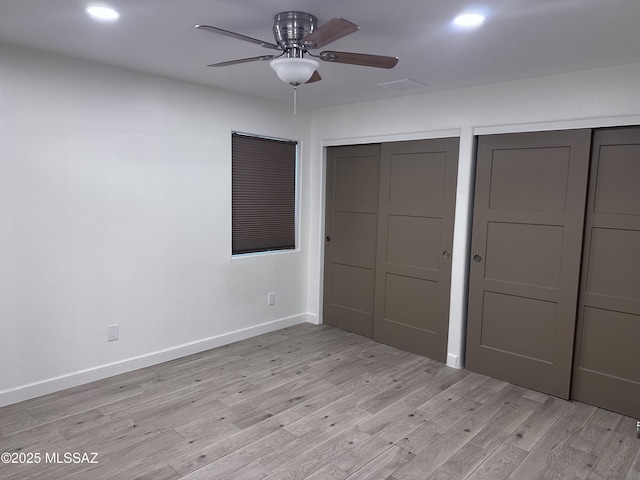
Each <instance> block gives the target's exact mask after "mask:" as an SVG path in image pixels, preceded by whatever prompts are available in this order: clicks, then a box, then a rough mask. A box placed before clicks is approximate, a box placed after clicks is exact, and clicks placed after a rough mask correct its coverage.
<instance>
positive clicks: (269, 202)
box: [231, 133, 297, 254]
mask: <svg viewBox="0 0 640 480" xmlns="http://www.w3.org/2000/svg"><path fill="white" fill-rule="evenodd" d="M231 150H232V153H231V163H232V165H231V177H232V181H231V184H232V188H231V190H232V193H231V197H232V198H231V209H232V215H231V216H232V220H231V221H232V252H233V254H241V253H252V252H265V251H270V250H286V249H294V248H295V246H296V239H295V213H296V212H295V208H296V150H297V143H296V142H293V141H289V140H275V139H270V138H262V137H253V136H248V135H242V134H239V133H233V134H232V142H231Z"/></svg>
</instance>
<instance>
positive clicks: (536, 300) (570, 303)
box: [466, 130, 591, 398]
mask: <svg viewBox="0 0 640 480" xmlns="http://www.w3.org/2000/svg"><path fill="white" fill-rule="evenodd" d="M590 139H591V131H590V130H573V131H562V132H536V133H521V134H508V135H490V136H483V137H480V138H479V140H478V149H477V152H478V154H477V167H476V191H475V201H474V213H473V230H472V247H471V255H472V258H471V259H470V262H471V264H470V273H469V305H468V312H469V313H468V325H467V350H466V367H467V368H468V369H470V370H474V371H476V372H480V373H483V374H485V375H489V376H491V377H494V378H499V379H502V380H507V381H509V382H512V383H515V384H519V385H523V386H526V387H529V388H532V389H535V390H539V391H542V392H546V393H550V394H553V395H556V396H559V397H563V398H568V397H569V387H570V381H571V360H572V355H573V342H574V329H575V318H576V299H577V294H578V284H579V276H580V251H581V245H582V233H583V223H584V208H585V202H586V190H587V174H588V166H589V149H590Z"/></svg>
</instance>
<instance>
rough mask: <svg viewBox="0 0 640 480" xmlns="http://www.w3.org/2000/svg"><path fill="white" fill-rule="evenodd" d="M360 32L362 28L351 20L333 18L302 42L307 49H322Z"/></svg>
mask: <svg viewBox="0 0 640 480" xmlns="http://www.w3.org/2000/svg"><path fill="white" fill-rule="evenodd" d="M358 30H360V27H358V26H357V25H356V24H354V23H351V22H350V21H349V20H345V19H344V18H333V19H331V20H329V21H328V22H327V23H325V24H324V25H321V26H319V27H318V28H316V29H315V30H314V31H313V32H311V33H310V34H309V35H307V36H305V37H303V38H302V39H301V42H302V44H303V45H305V46H306V47H307V48H321V47H324V46H325V45H328V44H329V43H331V42H335V41H336V40H338V39H339V38H342V37H345V36H347V35H349V34H350V33H353V32H357V31H358Z"/></svg>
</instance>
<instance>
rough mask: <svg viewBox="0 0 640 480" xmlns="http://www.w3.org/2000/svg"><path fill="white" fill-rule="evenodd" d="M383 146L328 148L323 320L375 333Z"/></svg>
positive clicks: (355, 329)
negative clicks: (377, 235) (374, 307)
mask: <svg viewBox="0 0 640 480" xmlns="http://www.w3.org/2000/svg"><path fill="white" fill-rule="evenodd" d="M379 171H380V145H357V146H346V147H330V148H328V149H327V195H326V197H327V199H326V212H325V219H326V220H325V222H326V224H325V232H326V233H325V234H326V239H325V251H324V302H323V322H324V323H326V324H328V325H333V326H334V327H338V328H343V329H345V330H349V331H351V332H355V333H359V334H361V335H365V336H367V337H371V336H372V335H373V295H374V282H375V264H376V234H377V221H378V184H379Z"/></svg>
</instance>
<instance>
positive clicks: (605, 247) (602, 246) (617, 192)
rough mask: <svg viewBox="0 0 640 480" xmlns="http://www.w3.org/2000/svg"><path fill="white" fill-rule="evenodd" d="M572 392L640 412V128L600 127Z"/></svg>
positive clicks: (577, 396) (595, 145) (637, 414)
mask: <svg viewBox="0 0 640 480" xmlns="http://www.w3.org/2000/svg"><path fill="white" fill-rule="evenodd" d="M582 272H583V273H582V284H581V293H580V303H579V308H578V327H577V336H576V355H575V362H574V377H573V387H572V397H573V398H575V399H577V400H580V401H583V402H587V403H591V404H594V405H598V406H600V407H603V408H607V409H609V410H614V411H616V412H620V413H623V414H626V415H629V416H633V417H635V418H640V348H639V346H638V345H639V341H640V128H619V129H610V130H598V131H596V132H595V134H594V142H593V158H592V164H591V179H590V186H589V203H588V208H587V223H586V230H585V243H584V254H583V268H582Z"/></svg>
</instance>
